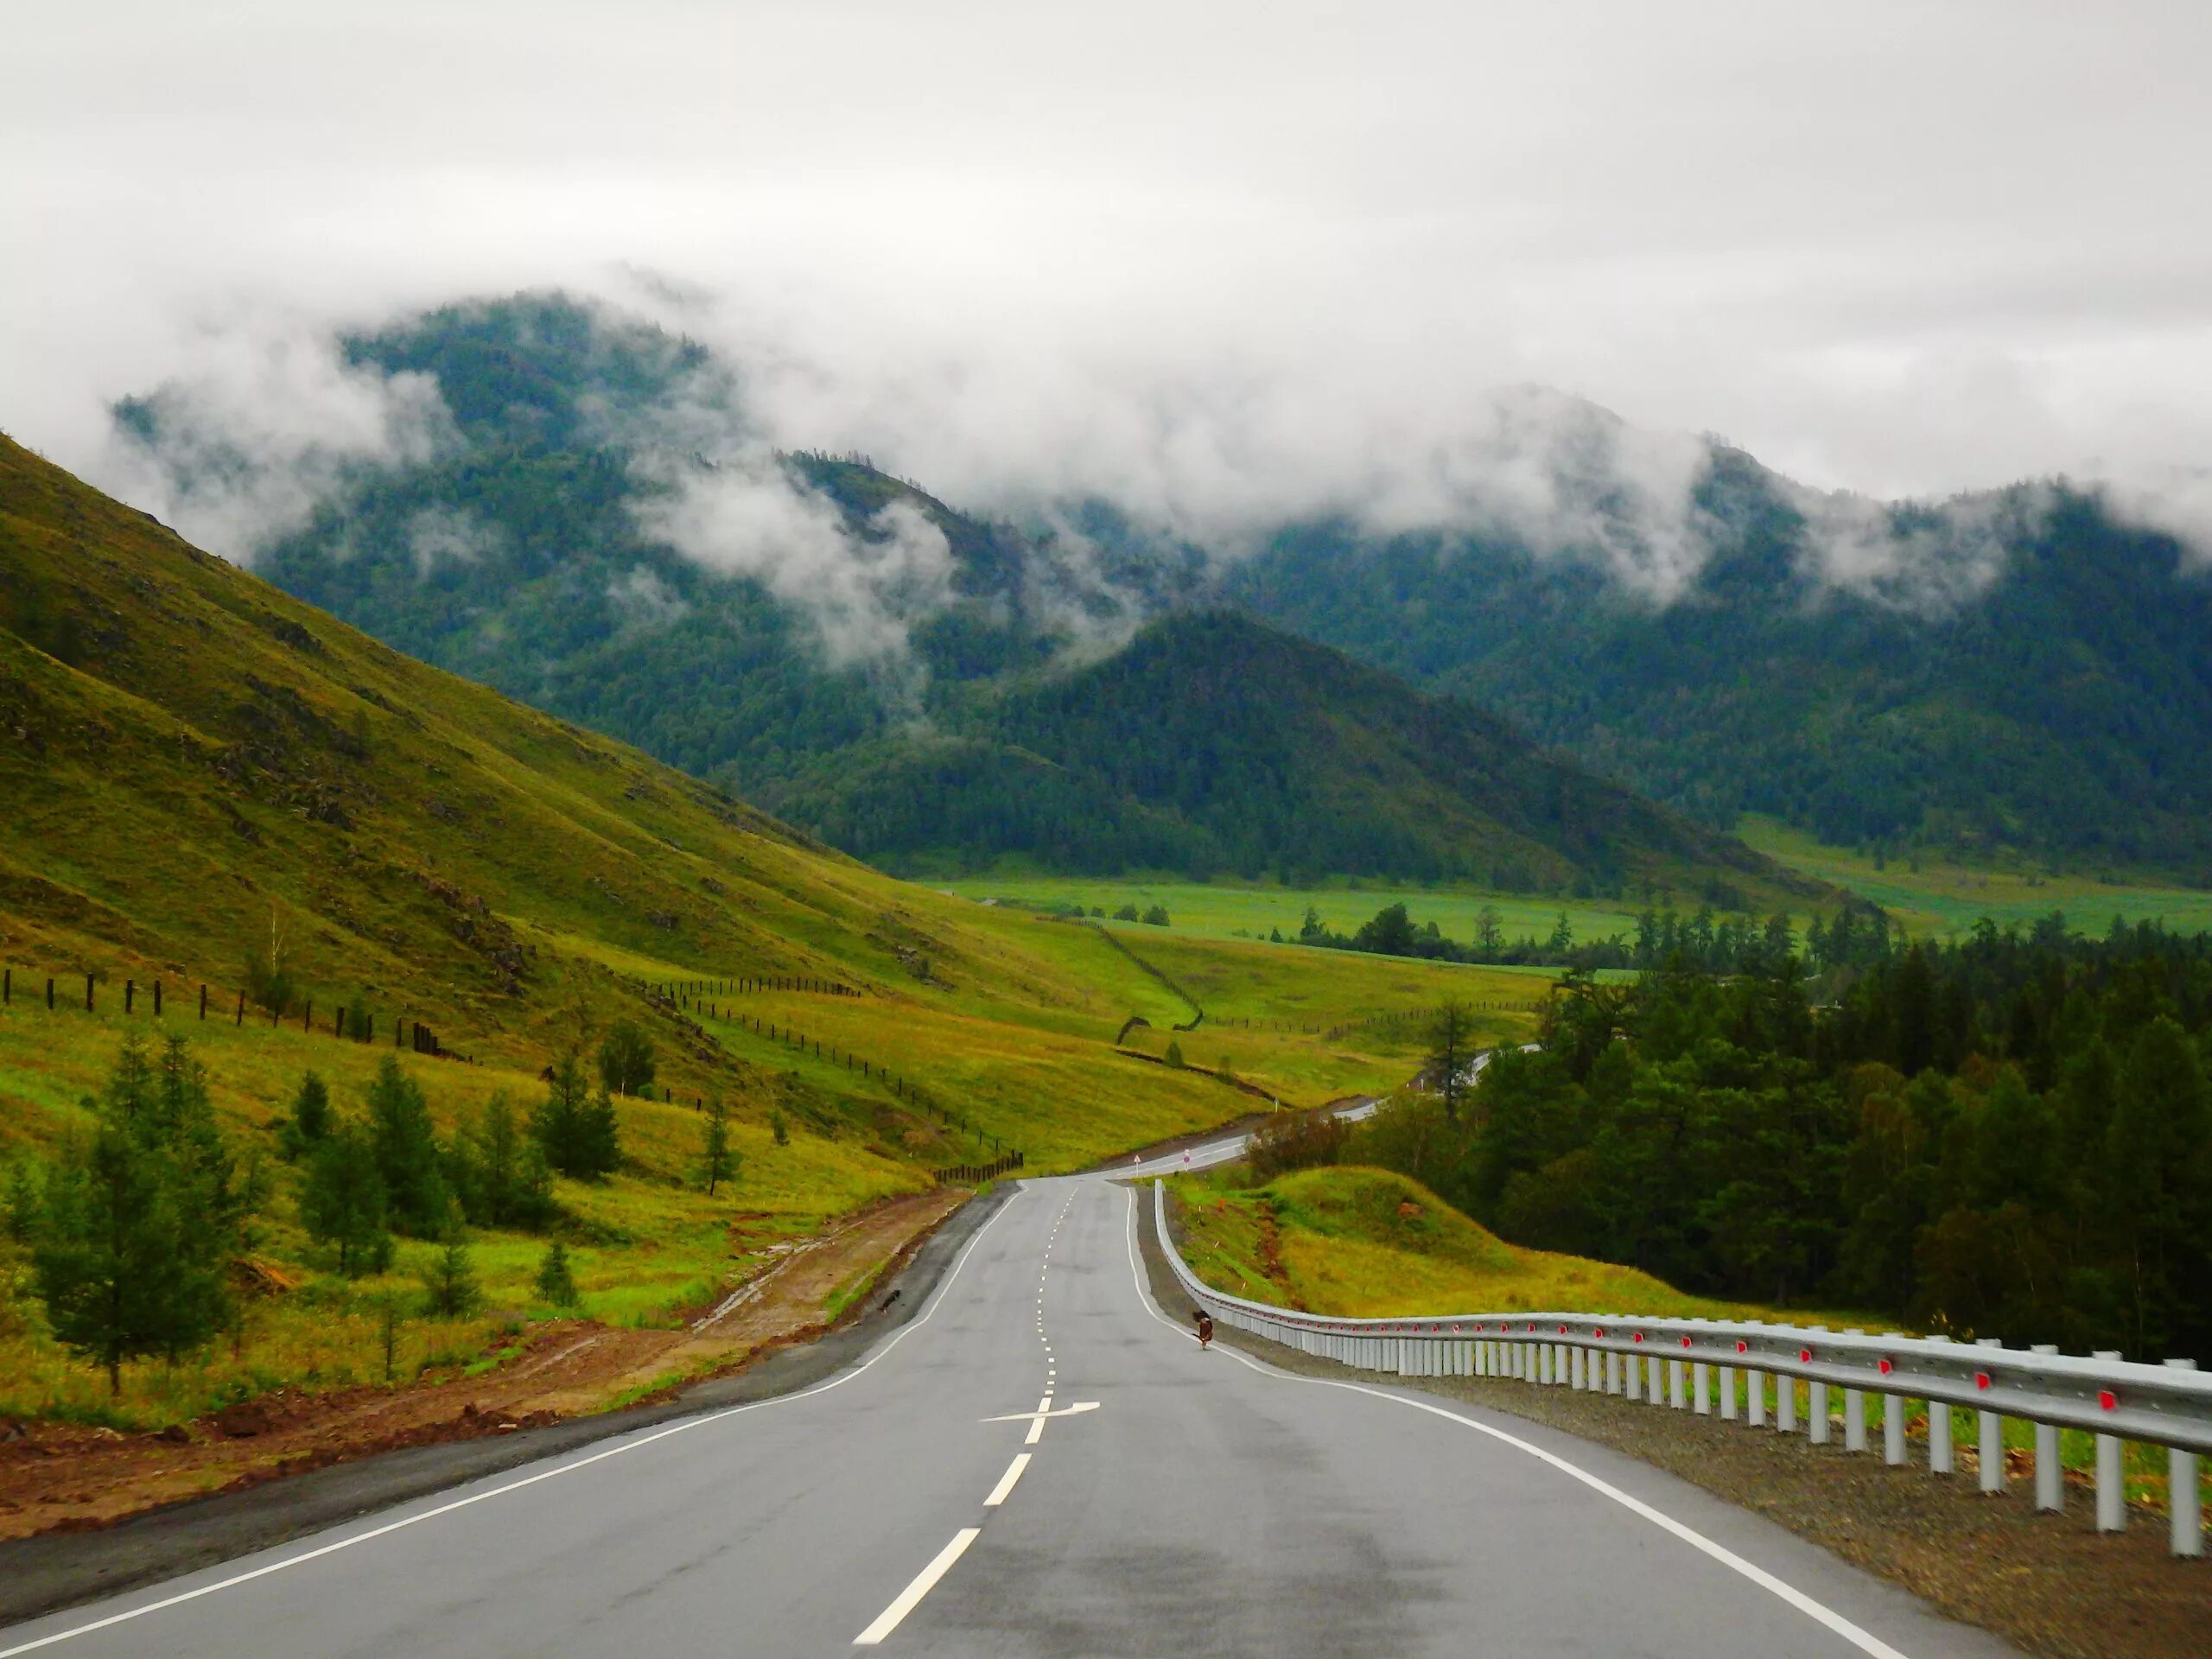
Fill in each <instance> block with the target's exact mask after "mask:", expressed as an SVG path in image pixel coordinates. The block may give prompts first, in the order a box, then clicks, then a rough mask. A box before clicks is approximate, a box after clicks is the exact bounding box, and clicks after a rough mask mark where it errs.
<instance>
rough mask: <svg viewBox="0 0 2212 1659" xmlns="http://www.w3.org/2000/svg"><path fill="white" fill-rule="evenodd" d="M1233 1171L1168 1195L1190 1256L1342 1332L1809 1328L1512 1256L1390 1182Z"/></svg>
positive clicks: (1580, 1259)
mask: <svg viewBox="0 0 2212 1659" xmlns="http://www.w3.org/2000/svg"><path fill="white" fill-rule="evenodd" d="M1242 1181H1243V1171H1242V1170H1241V1169H1239V1168H1237V1167H1236V1166H1228V1167H1225V1168H1224V1169H1222V1170H1219V1171H1211V1170H1209V1171H1204V1172H1201V1173H1197V1174H1193V1175H1186V1176H1179V1177H1177V1178H1176V1179H1174V1180H1173V1181H1171V1182H1170V1183H1169V1192H1170V1194H1171V1196H1172V1197H1173V1199H1174V1201H1175V1204H1176V1209H1177V1213H1178V1215H1179V1217H1180V1220H1181V1224H1182V1228H1183V1252H1184V1255H1185V1259H1186V1260H1187V1261H1188V1262H1190V1264H1191V1267H1192V1270H1193V1271H1195V1272H1196V1273H1197V1274H1198V1276H1199V1277H1200V1278H1201V1279H1203V1280H1205V1282H1206V1283H1208V1284H1210V1285H1212V1286H1214V1287H1216V1288H1217V1289H1220V1290H1225V1291H1227V1292H1229V1293H1230V1294H1232V1295H1236V1296H1246V1297H1249V1298H1252V1299H1253V1300H1258V1301H1268V1302H1274V1303H1278V1304H1280V1305H1281V1306H1287V1307H1296V1308H1302V1309H1304V1310H1305V1311H1306V1312H1307V1313H1320V1314H1328V1315H1334V1316H1336V1317H1338V1318H1343V1319H1384V1318H1389V1317H1391V1316H1393V1315H1399V1314H1403V1315H1414V1314H1424V1315H1425V1314H1436V1313H1524V1312H1528V1313H1534V1312H1547V1313H1645V1314H1650V1315H1652V1316H1654V1317H1656V1318H1674V1319H1783V1318H1785V1317H1786V1318H1789V1319H1798V1320H1802V1319H1804V1318H1805V1316H1804V1315H1802V1314H1791V1315H1786V1316H1785V1315H1782V1314H1777V1313H1773V1312H1771V1311H1770V1310H1768V1309H1764V1308H1758V1307H1751V1306H1745V1305H1743V1304H1739V1303H1733V1302H1717V1301H1712V1300H1707V1299H1706V1298H1703V1297H1698V1296H1689V1295H1685V1294H1683V1293H1682V1292H1681V1291H1678V1290H1676V1289H1675V1288H1674V1287H1672V1286H1670V1285H1668V1284H1666V1283H1663V1282H1662V1281H1660V1280H1657V1279H1655V1278H1653V1277H1652V1276H1651V1275H1650V1274H1648V1273H1640V1272H1638V1271H1637V1269H1636V1268H1624V1267H1618V1266H1616V1265H1614V1264H1613V1263H1611V1262H1593V1261H1591V1260H1590V1259H1588V1258H1587V1257H1585V1256H1579V1255H1554V1254H1553V1253H1551V1252H1550V1251H1548V1250H1525V1249H1520V1248H1519V1247H1518V1246H1516V1245H1512V1244H1508V1243H1505V1242H1504V1241H1503V1239H1501V1238H1499V1237H1498V1236H1497V1235H1496V1234H1494V1233H1492V1232H1491V1231H1490V1230H1488V1229H1486V1228H1484V1227H1481V1226H1478V1224H1476V1223H1474V1222H1473V1221H1471V1220H1469V1219H1468V1218H1467V1217H1465V1216H1464V1215H1462V1214H1460V1213H1459V1211H1457V1210H1454V1209H1453V1208H1452V1206H1451V1205H1447V1204H1446V1203H1445V1202H1444V1200H1443V1199H1441V1198H1438V1197H1437V1196H1436V1195H1435V1194H1434V1193H1433V1192H1430V1191H1429V1190H1428V1189H1427V1187H1425V1186H1423V1185H1421V1183H1419V1182H1418V1181H1414V1180H1409V1179H1407V1178H1406V1177H1405V1176H1402V1175H1399V1174H1395V1173H1392V1172H1390V1171H1389V1170H1383V1169H1362V1168H1343V1167H1329V1168H1323V1169H1305V1170H1299V1171H1296V1172H1294V1173H1291V1174H1288V1175H1284V1176H1281V1177H1280V1178H1278V1179H1275V1180H1274V1181H1271V1182H1269V1183H1268V1185H1264V1186H1259V1187H1253V1186H1248V1185H1242Z"/></svg>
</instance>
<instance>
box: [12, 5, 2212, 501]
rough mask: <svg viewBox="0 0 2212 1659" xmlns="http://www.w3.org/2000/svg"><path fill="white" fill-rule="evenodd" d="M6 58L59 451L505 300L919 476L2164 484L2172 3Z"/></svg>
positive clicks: (850, 24)
mask: <svg viewBox="0 0 2212 1659" xmlns="http://www.w3.org/2000/svg"><path fill="white" fill-rule="evenodd" d="M8 38H9V54H10V73H9V76H8V81H9V86H8V93H7V97H6V98H5V99H4V100H0V153H4V155H5V156H6V157H7V160H6V163H5V165H4V167H0V224H4V225H5V226H7V227H8V230H7V239H6V257H4V258H0V426H4V427H5V429H8V430H9V431H10V432H11V433H12V434H14V435H16V437H18V438H19V439H21V440H22V441H24V442H29V443H31V444H33V445H34V446H35V447H37V448H41V449H42V450H44V451H45V452H47V453H48V454H51V455H53V456H54V458H56V459H57V460H60V461H63V462H65V463H66V464H71V465H76V466H79V467H96V465H97V459H98V455H99V448H100V445H101V441H102V437H103V432H104V417H103V409H104V406H105V403H106V402H107V400H109V399H111V398H112V397H115V396H117V395H118V394H120V393H123V392H125V391H134V390H142V389H144V388H146V387H148V386H150V385H154V384H156V383H157V382H159V381H161V380H162V379H164V378H168V376H170V375H173V374H181V373H190V372H194V367H195V365H197V364H199V363H200V362H202V361H203V360H204V359H206V357H207V354H208V353H210V351H211V350H215V349H218V346H217V344H213V343H219V342H220V341H222V340H226V339H228V338H235V337H240V336H245V337H253V338H267V337H270V336H271V335H277V334H283V332H285V331H286V330H290V329H297V328H300V327H310V328H311V327H316V326H320V325H321V324H324V323H326V322H327V321H329V320H332V319H347V320H355V319H373V318H376V317H379V316H382V315H388V314H390V313H391V311H393V310H394V309H395V308H400V307H403V306H407V305H411V304H416V303H420V302H433V301H437V300H442V299H445V298H449V297H453V296H458V295H463V294H473V293H484V292H497V291H502V290H507V289H514V288H518V287H523V286H537V285H543V284H546V283H566V284H569V285H570V286H572V287H575V288H579V289H588V290H592V291H597V292H602V293H607V294H612V295H617V296H626V297H628V298H630V299H631V300H632V301H644V300H647V299H650V301H651V302H652V303H654V304H656V305H658V307H659V308H661V309H662V310H663V311H664V314H667V315H678V316H680V317H681V318H682V319H683V321H686V322H687V324H688V325H689V326H691V327H695V328H696V330H697V331H698V332H700V333H702V334H705V335H708V336H709V337H711V338H714V339H715V340H719V341H721V342H723V343H726V344H728V346H731V347H732V348H733V349H734V350H736V351H738V352H739V353H741V354H743V355H744V356H745V358H746V359H747V360H748V361H750V362H752V363H754V364H756V365H767V366H766V367H765V368H764V369H763V372H762V379H761V384H762V385H763V386H764V387H765V388H767V389H768V390H767V391H766V392H764V397H765V398H766V408H765V413H766V418H767V419H768V420H769V421H770V423H771V424H772V428H773V429H774V435H775V436H777V437H778V438H779V440H781V441H784V442H792V443H818V444H822V445H824V446H826V447H831V448H842V447H845V446H847V445H854V446H858V447H863V448H869V449H870V450H871V451H872V452H873V453H874V454H875V455H876V458H877V459H878V460H879V461H884V462H886V463H887V464H890V465H892V466H893V467H897V468H898V469H899V470H900V471H902V472H906V473H908V474H912V475H914V476H918V477H919V478H922V479H923V480H925V481H927V482H929V483H931V485H932V486H936V487H938V488H939V489H941V490H943V491H944V493H948V494H952V495H955V496H956V497H957V496H958V495H959V494H960V493H962V492H963V491H966V492H969V493H990V492H992V491H995V490H1000V491H1002V490H1005V489H1007V488H1020V487H1023V486H1034V487H1038V488H1041V489H1058V488H1064V487H1065V486H1068V485H1069V484H1071V483H1073V484H1076V485H1078V486H1088V487H1100V486H1103V487H1112V486H1114V485H1116V483H1117V482H1126V481H1128V478H1129V477H1131V476H1133V475H1135V474H1139V473H1144V472H1146V471H1147V469H1149V470H1150V471H1151V472H1153V473H1157V472H1159V471H1160V469H1161V468H1163V467H1166V468H1170V469H1173V468H1175V467H1185V468H1188V469H1191V470H1192V472H1193V474H1196V473H1203V472H1205V470H1206V469H1207V468H1209V467H1217V465H1226V466H1229V467H1230V468H1231V470H1233V469H1234V465H1235V463H1236V461H1237V458H1238V457H1239V455H1240V454H1251V453H1260V452H1265V453H1266V454H1273V455H1278V456H1287V457H1303V458H1311V457H1313V456H1318V455H1324V454H1343V455H1347V456H1354V457H1356V456H1357V455H1358V454H1361V453H1363V452H1364V451H1371V450H1372V449H1373V448H1376V447H1377V446H1389V445H1392V444H1397V443H1403V442H1418V441H1420V439H1421V435H1423V434H1425V433H1426V432H1427V431H1428V430H1429V429H1432V428H1440V427H1449V426H1451V425H1452V423H1453V422H1454V421H1455V419H1456V418H1458V416H1459V413H1460V411H1461V410H1463V409H1464V408H1465V406H1466V404H1468V403H1469V402H1470V401H1471V400H1473V399H1476V398H1478V397H1479V396H1480V395H1481V394H1482V392H1483V391H1484V389H1486V388H1489V387H1492V386H1495V385H1502V384H1514V383H1521V382H1529V381H1533V382H1539V383H1542V384H1545V385H1552V386H1556V387H1560V388H1563V389H1565V390H1567V391H1572V392H1575V393H1578V394H1580V395H1582V396H1585V397H1590V398H1592V399H1595V400H1597V401H1598V402H1599V403H1601V404H1605V405H1607V406H1609V407H1611V408H1612V409H1614V410H1618V412H1619V413H1620V414H1622V415H1623V416H1626V417H1627V418H1628V419H1630V421H1632V422H1635V423H1639V424H1642V425H1645V426H1649V427H1651V428H1654V429H1661V430H1664V431H1684V432H1695V431H1700V430H1714V431H1718V432H1720V433H1722V434H1724V435H1726V436H1728V437H1729V438H1731V439H1732V440H1734V441H1735V442H1739V443H1741V444H1743V445H1745V447H1747V448H1751V449H1752V450H1753V451H1754V452H1755V453H1757V454H1759V455H1760V456H1761V457H1762V458H1763V459H1764V460H1765V461H1768V462H1769V463H1770V464H1771V465H1774V466H1776V467H1780V468H1782V469H1783V470H1785V471H1788V472H1790V473H1793V474H1796V475H1797V476H1799V477H1800V478H1802V479H1805V480H1808V481H1811V482H1815V483H1818V484H1821V485H1824V486H1851V487H1854V488H1859V489H1863V490H1868V491H1872V492H1877V493H1884V494H1897V493H1948V492H1950V491H1952V490H1955V489H1961V488H1966V487H1971V486H1983V485H1988V484H1993V483H2000V482H2004V481H2006V480H2012V479H2014V478H2018V477H2020V476H2023V475H2025V474H2035V473H2041V472H2046V471H2050V470H2054V469H2062V468H2063V469H2068V470H2072V471H2075V472H2081V471H2084V470H2088V469H2091V468H2094V467H2099V466H2101V467H2107V468H2111V469H2114V470H2118V471H2123V472H2124V471H2130V470H2144V469H2156V468H2158V467H2175V466H2202V465H2203V464H2204V463H2205V462H2206V461H2208V460H2212V162H2209V161H2208V158H2212V92H2209V91H2208V88H2209V87H2212V68H2208V66H2212V6H2208V5H2206V4H2204V3H2202V0H2174V3H2152V0H2108V3H2103V4H2098V5H2091V4H2088V3H2086V0H2001V3H1987V4H1983V3H1967V0H1915V3H1904V4H1888V3H1867V0H1854V3H1852V4H1848V5H1842V4H1835V3H1821V4H1817V5H1816V4H1801V3H1792V0H1751V3H1735V0H1681V3H1677V4H1675V5H1655V4H1651V3H1649V0H1621V3H1587V4H1575V3H1548V4H1543V5H1526V4H1516V5H1510V6H1507V5H1496V6H1491V5H1483V4H1476V3H1470V0H1459V3H1446V4H1435V5H1411V4H1403V5H1391V4H1388V3H1366V4H1348V5H1342V6H1321V5H1302V4H1298V3H1294V0H1289V3H1287V0H1271V3H1267V4H1262V5H1249V6H1248V5H1243V4H1224V3H1206V0H1180V3H1177V4H1173V5H1155V4H1151V3H1139V0H1114V3H1112V4H1085V3H1075V0H1068V3H1053V0H1027V3H1020V4H991V3H974V0H900V3H887V4H874V3H852V0H800V3H792V4H787V5H786V4H774V3H759V0H720V3H711V4H709V3H698V4H684V3H645V0H625V3H622V4H620V5H614V4H582V3H575V0H530V3H527V4H513V5H509V4H487V3H470V0H440V3H437V4H434V5H426V4H417V3H410V0H378V3H376V4H373V5H370V4H356V3H351V0H312V3H304V4H303V3H300V0H277V3H238V4H216V3H206V0H156V3H148V4H143V5H118V4H112V3H102V0H73V3H71V4H68V5H54V6H46V7H41V8H36V9H33V10H19V13H18V15H17V16H16V17H15V18H14V19H13V20H12V21H11V22H10V26H9V29H8ZM1300 464H1304V462H1303V461H1301V463H1300ZM1345 464H1347V465H1349V464H1352V463H1351V462H1346V463H1345ZM1255 475H1257V476H1261V477H1265V476H1266V473H1265V469H1264V468H1262V469H1260V470H1259V473H1258V474H1255Z"/></svg>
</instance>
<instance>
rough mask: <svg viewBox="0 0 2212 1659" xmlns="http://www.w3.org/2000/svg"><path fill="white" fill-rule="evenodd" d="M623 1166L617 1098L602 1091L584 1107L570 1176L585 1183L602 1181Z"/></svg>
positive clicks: (578, 1121)
mask: <svg viewBox="0 0 2212 1659" xmlns="http://www.w3.org/2000/svg"><path fill="white" fill-rule="evenodd" d="M621 1166H622V1141H621V1126H620V1123H619V1122H617V1120H616V1118H615V1115H614V1096H612V1095H610V1094H609V1093H607V1090H605V1089H601V1090H598V1091H597V1092H596V1093H594V1095H593V1096H592V1097H591V1098H590V1099H589V1100H588V1101H587V1102H585V1103H584V1109H583V1113H582V1116H580V1117H579V1118H578V1119H577V1120H576V1158H575V1168H574V1169H572V1170H571V1171H569V1173H571V1174H573V1175H575V1176H577V1177H579V1178H580V1179H584V1180H603V1179H606V1178H607V1176H609V1175H612V1174H613V1173H614V1172H615V1171H616V1170H617V1169H619V1168H620V1167H621Z"/></svg>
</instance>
